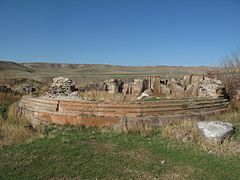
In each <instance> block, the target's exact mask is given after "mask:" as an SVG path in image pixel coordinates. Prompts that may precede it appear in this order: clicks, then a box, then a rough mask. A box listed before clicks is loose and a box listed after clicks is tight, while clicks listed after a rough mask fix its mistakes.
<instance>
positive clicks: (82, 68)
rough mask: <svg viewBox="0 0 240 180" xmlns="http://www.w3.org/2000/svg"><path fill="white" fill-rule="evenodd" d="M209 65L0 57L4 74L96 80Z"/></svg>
mask: <svg viewBox="0 0 240 180" xmlns="http://www.w3.org/2000/svg"><path fill="white" fill-rule="evenodd" d="M209 69H210V68H209V67H206V66H198V67H183V66H117V65H106V64H60V63H21V64H20V63H15V62H10V61H0V75H1V77H2V78H22V77H26V78H32V79H41V80H42V79H48V80H49V79H51V78H53V77H57V76H64V77H69V78H72V79H75V80H79V79H81V78H82V77H83V76H84V77H87V78H89V79H94V80H95V81H98V80H102V79H109V78H113V77H118V78H127V77H142V76H147V75H160V76H161V77H166V76H167V77H172V76H179V75H184V74H190V73H192V74H204V73H206V72H207V71H208V70H209Z"/></svg>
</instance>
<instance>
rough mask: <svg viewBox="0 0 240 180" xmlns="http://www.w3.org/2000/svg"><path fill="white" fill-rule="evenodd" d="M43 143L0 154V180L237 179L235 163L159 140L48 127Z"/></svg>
mask: <svg viewBox="0 0 240 180" xmlns="http://www.w3.org/2000/svg"><path fill="white" fill-rule="evenodd" d="M43 134H44V137H43V138H39V139H36V140H34V141H32V142H30V143H25V144H17V145H12V146H5V147H2V148H0V154H1V156H0V179H154V178H157V179H218V180H219V179H239V177H240V171H239V168H240V157H238V156H231V155H217V154H212V153H208V152H206V151H202V150H200V149H198V148H196V147H193V146H186V145H185V144H182V143H181V142H180V141H174V140H171V139H169V138H164V137H163V136H162V135H161V131H160V130H158V131H155V133H154V134H151V135H149V136H141V135H139V134H133V133H130V134H123V133H116V132H112V131H107V130H105V131H103V130H100V129H95V128H84V127H68V126H64V127H60V126H49V127H45V129H44V131H43Z"/></svg>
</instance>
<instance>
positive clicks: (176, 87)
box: [102, 75, 226, 100]
mask: <svg viewBox="0 0 240 180" xmlns="http://www.w3.org/2000/svg"><path fill="white" fill-rule="evenodd" d="M102 89H103V90H105V91H107V92H109V93H111V94H114V93H123V94H124V95H127V96H134V97H135V99H139V100H140V99H142V97H149V96H155V97H165V98H190V97H198V98H219V97H225V96H226V90H225V86H224V85H223V83H222V82H221V81H220V80H217V79H213V78H208V77H206V76H203V75H186V76H183V77H181V78H179V79H170V80H169V79H161V78H160V76H149V77H146V78H145V79H133V81H131V82H123V81H122V80H120V79H111V80H108V81H105V82H104V88H102ZM142 93H144V94H143V95H142Z"/></svg>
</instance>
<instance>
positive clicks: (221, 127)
mask: <svg viewBox="0 0 240 180" xmlns="http://www.w3.org/2000/svg"><path fill="white" fill-rule="evenodd" d="M197 128H198V129H199V130H200V132H201V135H202V137H203V138H204V139H205V140H207V141H210V142H216V143H222V142H223V140H224V139H226V138H229V137H230V136H231V135H232V134H233V133H234V127H233V125H232V124H231V123H226V122H221V121H201V122H198V123H197Z"/></svg>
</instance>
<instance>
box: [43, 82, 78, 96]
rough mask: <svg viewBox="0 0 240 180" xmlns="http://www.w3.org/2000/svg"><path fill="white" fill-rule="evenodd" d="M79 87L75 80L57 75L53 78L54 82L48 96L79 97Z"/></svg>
mask: <svg viewBox="0 0 240 180" xmlns="http://www.w3.org/2000/svg"><path fill="white" fill-rule="evenodd" d="M77 90H78V89H77V88H76V87H75V82H74V81H72V80H71V79H68V78H64V77H57V78H54V79H53V83H52V86H51V88H50V89H49V92H48V93H47V96H48V97H52V98H56V97H61V96H63V97H64V96H69V97H78V92H77Z"/></svg>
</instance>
